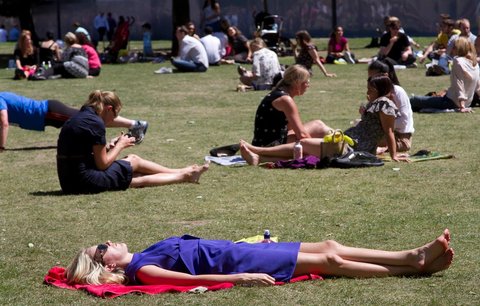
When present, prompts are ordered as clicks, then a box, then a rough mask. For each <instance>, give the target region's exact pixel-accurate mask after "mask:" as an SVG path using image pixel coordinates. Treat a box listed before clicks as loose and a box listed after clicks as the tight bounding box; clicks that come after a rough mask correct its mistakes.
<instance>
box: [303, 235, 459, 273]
mask: <svg viewBox="0 0 480 306" xmlns="http://www.w3.org/2000/svg"><path fill="white" fill-rule="evenodd" d="M449 241H450V232H449V231H448V229H445V230H444V232H443V233H442V235H440V236H439V237H437V239H435V240H433V241H431V242H429V243H427V244H425V245H424V246H421V247H419V248H416V249H412V250H406V251H395V252H391V251H382V250H372V249H364V248H354V247H347V246H343V245H341V244H339V243H338V242H335V241H333V240H328V241H324V242H320V243H302V244H301V246H300V252H302V253H316V254H327V253H328V254H333V255H337V256H339V257H340V258H342V259H344V260H349V261H356V262H365V263H374V264H381V265H392V266H411V267H413V268H415V269H416V270H421V269H424V268H427V267H428V266H429V265H430V264H431V263H432V262H434V261H435V260H436V259H437V258H438V257H440V256H442V255H443V254H444V253H445V252H446V251H447V249H448V248H449Z"/></svg>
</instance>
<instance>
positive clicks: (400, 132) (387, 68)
mask: <svg viewBox="0 0 480 306" xmlns="http://www.w3.org/2000/svg"><path fill="white" fill-rule="evenodd" d="M377 75H386V76H388V77H389V78H390V80H391V81H392V83H393V92H392V100H393V102H394V103H395V106H397V108H398V116H397V118H395V127H394V131H393V132H394V135H395V142H396V144H397V152H405V151H408V150H410V148H411V147H412V135H413V132H414V131H415V129H414V127H413V112H412V107H411V105H410V98H409V97H408V94H407V92H406V91H405V89H403V88H402V87H401V86H400V82H399V81H398V77H397V74H396V73H395V69H394V67H393V62H392V61H391V60H390V59H388V58H386V59H384V60H383V61H374V62H372V63H371V64H370V65H369V66H368V77H369V78H371V77H374V76H377ZM386 146H387V144H386V141H385V139H382V140H381V141H380V143H379V148H378V149H379V150H377V153H380V152H384V151H385V150H386ZM379 151H380V152H379Z"/></svg>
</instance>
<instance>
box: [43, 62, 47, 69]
mask: <svg viewBox="0 0 480 306" xmlns="http://www.w3.org/2000/svg"><path fill="white" fill-rule="evenodd" d="M42 68H43V69H47V64H45V61H43V62H42Z"/></svg>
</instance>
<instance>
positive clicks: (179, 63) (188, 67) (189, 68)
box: [171, 58, 207, 72]
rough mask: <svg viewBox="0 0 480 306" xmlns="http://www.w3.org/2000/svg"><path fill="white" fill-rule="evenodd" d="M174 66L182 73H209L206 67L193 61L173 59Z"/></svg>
mask: <svg viewBox="0 0 480 306" xmlns="http://www.w3.org/2000/svg"><path fill="white" fill-rule="evenodd" d="M171 62H172V65H173V66H175V67H176V68H177V69H178V70H179V71H182V72H205V71H207V67H205V66H204V65H203V64H202V63H195V62H192V61H185V60H181V59H173V58H172V61H171Z"/></svg>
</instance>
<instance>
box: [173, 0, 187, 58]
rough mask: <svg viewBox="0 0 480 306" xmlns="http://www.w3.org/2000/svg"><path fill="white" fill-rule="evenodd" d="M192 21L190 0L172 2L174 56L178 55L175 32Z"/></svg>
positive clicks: (174, 0)
mask: <svg viewBox="0 0 480 306" xmlns="http://www.w3.org/2000/svg"><path fill="white" fill-rule="evenodd" d="M189 21H190V1H189V0H172V23H173V33H172V34H173V35H172V56H177V55H178V41H177V38H176V36H175V31H176V29H177V27H178V26H181V25H184V24H186V23H187V22H189Z"/></svg>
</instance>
